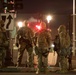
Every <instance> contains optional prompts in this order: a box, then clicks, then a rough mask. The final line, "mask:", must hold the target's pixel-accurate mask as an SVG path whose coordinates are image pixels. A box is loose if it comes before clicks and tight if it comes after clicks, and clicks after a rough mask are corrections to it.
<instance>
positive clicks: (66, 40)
mask: <svg viewBox="0 0 76 75" xmlns="http://www.w3.org/2000/svg"><path fill="white" fill-rule="evenodd" d="M58 34H59V38H60V51H59V58H60V66H61V71H60V72H62V73H65V72H67V56H68V51H69V49H68V48H69V46H70V36H69V34H68V33H67V31H66V27H65V26H64V25H60V27H59V28H58Z"/></svg>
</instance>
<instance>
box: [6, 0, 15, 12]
mask: <svg viewBox="0 0 76 75" xmlns="http://www.w3.org/2000/svg"><path fill="white" fill-rule="evenodd" d="M7 11H9V12H14V11H15V6H14V0H7Z"/></svg>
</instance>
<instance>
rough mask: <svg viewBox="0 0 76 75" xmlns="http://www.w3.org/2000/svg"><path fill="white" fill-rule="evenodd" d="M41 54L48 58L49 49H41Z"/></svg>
mask: <svg viewBox="0 0 76 75" xmlns="http://www.w3.org/2000/svg"><path fill="white" fill-rule="evenodd" d="M39 53H41V54H42V55H43V56H44V57H47V56H48V54H49V49H41V50H39Z"/></svg>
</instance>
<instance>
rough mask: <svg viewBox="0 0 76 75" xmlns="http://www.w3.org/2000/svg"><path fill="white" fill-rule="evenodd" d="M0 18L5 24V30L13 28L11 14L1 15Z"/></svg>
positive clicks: (12, 16) (12, 15)
mask: <svg viewBox="0 0 76 75" xmlns="http://www.w3.org/2000/svg"><path fill="white" fill-rule="evenodd" d="M1 18H2V20H4V22H5V26H4V28H5V29H6V30H13V28H14V14H13V13H2V14H1Z"/></svg>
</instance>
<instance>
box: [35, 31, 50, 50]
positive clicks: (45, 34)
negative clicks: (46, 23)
mask: <svg viewBox="0 0 76 75" xmlns="http://www.w3.org/2000/svg"><path fill="white" fill-rule="evenodd" d="M35 37H36V41H35V42H36V45H37V46H38V47H39V48H44V49H46V48H49V47H50V45H51V32H50V31H49V30H40V31H39V32H37V33H36V34H35Z"/></svg>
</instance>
